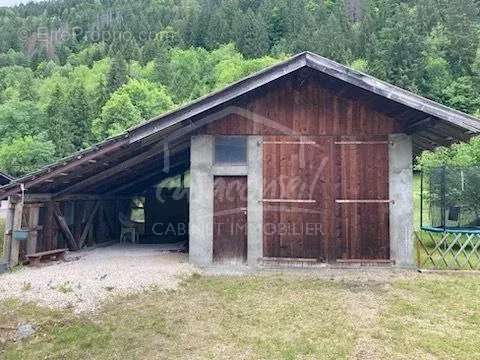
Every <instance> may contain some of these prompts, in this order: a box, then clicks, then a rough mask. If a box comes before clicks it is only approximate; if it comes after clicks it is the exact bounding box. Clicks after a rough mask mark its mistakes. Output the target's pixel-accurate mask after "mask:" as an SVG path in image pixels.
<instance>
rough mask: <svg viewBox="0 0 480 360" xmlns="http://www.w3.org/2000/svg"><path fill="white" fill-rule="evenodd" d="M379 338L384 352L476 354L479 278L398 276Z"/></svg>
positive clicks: (398, 355)
mask: <svg viewBox="0 0 480 360" xmlns="http://www.w3.org/2000/svg"><path fill="white" fill-rule="evenodd" d="M388 301H389V303H390V307H389V309H388V311H387V312H386V313H384V314H383V315H382V318H381V321H380V329H382V331H381V332H380V338H381V339H382V340H383V342H384V343H385V344H387V345H388V347H389V352H390V354H389V357H392V358H404V359H473V358H478V354H480V342H479V341H478V329H479V328H480V283H479V282H478V277H475V276H468V275H466V276H460V275H459V276H455V277H454V276H449V277H445V276H444V277H440V276H431V277H425V278H422V279H418V280H416V281H403V282H399V283H397V284H396V285H395V288H394V289H393V291H392V292H391V293H390V294H389V299H388Z"/></svg>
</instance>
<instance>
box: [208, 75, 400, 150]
mask: <svg viewBox="0 0 480 360" xmlns="http://www.w3.org/2000/svg"><path fill="white" fill-rule="evenodd" d="M238 106H239V107H240V108H241V109H242V111H239V110H235V108H232V110H231V112H230V113H229V114H228V115H226V116H224V117H223V118H220V119H218V120H216V121H213V122H211V123H209V124H207V125H206V126H205V127H204V128H203V129H201V130H199V132H200V133H205V134H211V135H286V136H287V135H288V136H301V135H304V136H331V135H386V134H390V133H394V132H401V131H402V127H403V126H404V124H402V123H401V122H400V121H399V120H397V119H395V118H393V117H389V116H388V115H386V114H384V113H381V112H379V111H377V110H374V109H373V108H372V107H371V105H370V103H369V102H368V100H363V99H356V98H351V99H349V98H345V97H341V96H338V94H335V93H334V92H333V91H332V90H331V89H328V88H326V87H325V86H324V84H323V83H321V82H319V81H318V80H317V79H315V78H314V77H309V78H306V79H303V80H302V82H298V81H296V76H291V77H288V78H286V79H282V80H281V81H279V82H278V83H275V84H271V85H270V86H269V87H268V88H267V89H266V90H265V91H262V92H258V93H255V94H252V95H251V96H249V97H248V98H245V99H244V100H243V101H242V102H241V103H239V104H238ZM387 140H388V139H387ZM276 141H277V140H268V139H264V142H267V143H266V145H268V142H274V143H275V142H276ZM306 141H307V142H308V141H309V140H308V139H303V138H296V139H292V138H290V139H288V138H287V139H281V140H279V142H284V143H285V144H290V145H292V146H294V145H296V143H304V142H306ZM357 141H358V140H357ZM367 141H369V140H367Z"/></svg>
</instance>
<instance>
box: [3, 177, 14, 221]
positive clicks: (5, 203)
mask: <svg viewBox="0 0 480 360" xmlns="http://www.w3.org/2000/svg"><path fill="white" fill-rule="evenodd" d="M12 180H13V178H12V177H11V176H10V175H7V174H5V173H3V172H1V171H0V187H1V186H4V185H7V184H9V183H10V182H11V181H12ZM6 209H7V201H0V217H3V216H4V215H5V211H6Z"/></svg>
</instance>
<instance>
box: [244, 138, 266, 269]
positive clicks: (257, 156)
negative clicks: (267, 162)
mask: <svg viewBox="0 0 480 360" xmlns="http://www.w3.org/2000/svg"><path fill="white" fill-rule="evenodd" d="M262 200H263V146H262V137H261V136H250V137H249V138H248V213H247V216H248V240H247V242H248V254H247V258H248V264H249V265H251V266H255V265H257V264H258V259H260V258H262V257H263V203H262Z"/></svg>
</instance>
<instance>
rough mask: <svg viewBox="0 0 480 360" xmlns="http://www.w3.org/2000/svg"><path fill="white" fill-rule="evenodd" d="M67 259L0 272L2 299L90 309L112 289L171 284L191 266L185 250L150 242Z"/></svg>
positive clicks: (114, 291)
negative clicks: (168, 249)
mask: <svg viewBox="0 0 480 360" xmlns="http://www.w3.org/2000/svg"><path fill="white" fill-rule="evenodd" d="M67 260H68V261H67V262H55V263H49V264H45V265H42V267H39V268H32V267H25V268H21V269H19V270H16V271H14V272H12V273H7V274H3V275H0V300H4V299H8V298H18V299H21V300H23V301H33V302H36V303H39V304H41V305H46V306H49V307H52V308H71V309H72V310H74V311H75V312H77V313H78V312H83V311H93V310H95V308H96V307H97V306H98V305H99V304H100V303H102V302H103V301H105V300H107V299H108V298H109V297H111V296H112V295H118V294H126V293H132V292H138V291H142V290H145V289H148V288H151V287H158V288H162V289H174V288H175V287H176V286H177V285H178V284H179V282H180V281H181V280H182V278H183V277H185V276H188V275H189V274H191V273H192V272H194V271H195V268H194V267H193V266H192V265H190V264H188V256H187V255H186V254H180V253H168V252H162V251H160V250H159V249H158V248H155V247H154V246H141V245H125V246H121V245H115V246H111V247H106V248H98V249H95V250H90V251H83V252H78V253H72V254H70V255H69V256H67Z"/></svg>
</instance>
